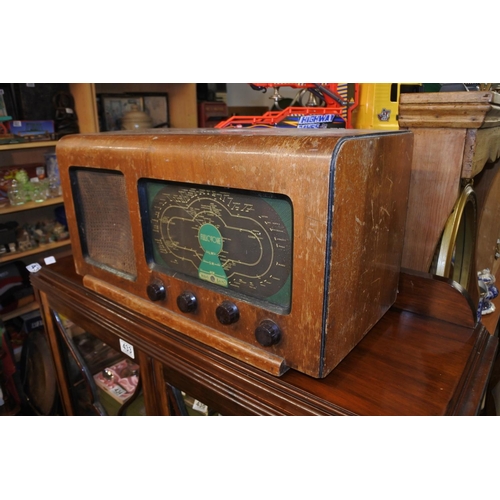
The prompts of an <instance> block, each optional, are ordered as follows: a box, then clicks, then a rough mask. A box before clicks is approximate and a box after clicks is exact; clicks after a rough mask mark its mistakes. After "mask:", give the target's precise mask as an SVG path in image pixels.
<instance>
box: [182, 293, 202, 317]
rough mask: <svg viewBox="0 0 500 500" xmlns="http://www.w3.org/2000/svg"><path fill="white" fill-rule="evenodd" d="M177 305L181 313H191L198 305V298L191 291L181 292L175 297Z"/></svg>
mask: <svg viewBox="0 0 500 500" xmlns="http://www.w3.org/2000/svg"><path fill="white" fill-rule="evenodd" d="M177 307H178V308H179V309H180V310H181V311H182V312H183V313H192V312H194V311H195V310H196V308H197V307H198V300H197V299H196V295H195V294H194V293H192V292H182V293H181V294H180V295H179V296H178V297H177Z"/></svg>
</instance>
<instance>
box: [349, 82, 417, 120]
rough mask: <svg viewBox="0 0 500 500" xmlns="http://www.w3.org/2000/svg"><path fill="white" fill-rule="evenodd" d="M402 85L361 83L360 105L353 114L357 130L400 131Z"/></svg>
mask: <svg viewBox="0 0 500 500" xmlns="http://www.w3.org/2000/svg"><path fill="white" fill-rule="evenodd" d="M402 85H420V84H402V83H361V84H360V86H359V105H358V108H357V110H356V111H355V113H354V114H353V125H354V128H357V129H376V130H398V129H399V123H398V108H399V96H400V94H401V86H402Z"/></svg>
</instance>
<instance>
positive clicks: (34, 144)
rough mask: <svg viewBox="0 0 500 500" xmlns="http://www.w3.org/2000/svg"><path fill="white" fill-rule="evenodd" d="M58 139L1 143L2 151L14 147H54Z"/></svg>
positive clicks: (0, 148)
mask: <svg viewBox="0 0 500 500" xmlns="http://www.w3.org/2000/svg"><path fill="white" fill-rule="evenodd" d="M56 144H57V141H33V142H19V143H14V144H0V151H10V150H12V149H33V148H47V147H53V146H55V145H56Z"/></svg>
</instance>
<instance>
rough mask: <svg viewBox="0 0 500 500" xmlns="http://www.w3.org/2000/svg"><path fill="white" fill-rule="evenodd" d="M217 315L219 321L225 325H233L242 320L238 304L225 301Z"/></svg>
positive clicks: (218, 307)
mask: <svg viewBox="0 0 500 500" xmlns="http://www.w3.org/2000/svg"><path fill="white" fill-rule="evenodd" d="M215 315H216V316H217V319H218V320H219V321H220V322H221V323H222V324H223V325H231V324H232V323H236V322H237V321H238V320H239V319H240V311H239V309H238V306H237V305H236V304H233V303H232V302H229V301H228V300H225V301H224V302H222V303H221V304H220V305H219V306H217V309H216V310H215Z"/></svg>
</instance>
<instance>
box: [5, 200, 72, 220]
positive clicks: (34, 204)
mask: <svg viewBox="0 0 500 500" xmlns="http://www.w3.org/2000/svg"><path fill="white" fill-rule="evenodd" d="M59 203H63V197H62V196H58V197H57V198H49V199H48V200H45V201H43V202H41V203H37V202H35V201H28V202H27V203H25V204H24V205H17V206H12V205H7V206H5V207H2V208H0V215H5V214H11V213H15V212H22V211H24V210H32V209H34V208H42V207H48V206H50V205H57V204H59Z"/></svg>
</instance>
